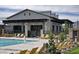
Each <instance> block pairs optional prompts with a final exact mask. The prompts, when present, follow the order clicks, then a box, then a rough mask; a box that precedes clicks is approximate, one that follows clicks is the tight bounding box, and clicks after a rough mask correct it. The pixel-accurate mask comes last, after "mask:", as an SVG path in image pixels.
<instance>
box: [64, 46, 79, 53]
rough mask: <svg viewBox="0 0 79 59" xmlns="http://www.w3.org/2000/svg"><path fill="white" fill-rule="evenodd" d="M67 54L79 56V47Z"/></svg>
mask: <svg viewBox="0 0 79 59" xmlns="http://www.w3.org/2000/svg"><path fill="white" fill-rule="evenodd" d="M65 54H79V47H77V48H73V49H72V50H70V51H66V52H65Z"/></svg>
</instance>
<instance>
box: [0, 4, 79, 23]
mask: <svg viewBox="0 0 79 59" xmlns="http://www.w3.org/2000/svg"><path fill="white" fill-rule="evenodd" d="M24 9H31V10H35V11H52V12H56V13H57V14H58V15H59V18H60V19H69V20H71V21H73V22H75V21H77V20H79V5H0V19H1V20H2V19H3V18H6V17H8V16H11V15H13V14H15V13H17V12H19V11H22V10H24Z"/></svg>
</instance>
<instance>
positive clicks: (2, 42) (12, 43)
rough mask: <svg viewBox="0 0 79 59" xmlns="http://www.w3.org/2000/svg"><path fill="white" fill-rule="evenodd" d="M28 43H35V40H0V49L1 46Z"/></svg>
mask: <svg viewBox="0 0 79 59" xmlns="http://www.w3.org/2000/svg"><path fill="white" fill-rule="evenodd" d="M30 42H36V41H35V40H26V41H24V40H16V39H0V47H2V46H9V45H16V44H22V43H30Z"/></svg>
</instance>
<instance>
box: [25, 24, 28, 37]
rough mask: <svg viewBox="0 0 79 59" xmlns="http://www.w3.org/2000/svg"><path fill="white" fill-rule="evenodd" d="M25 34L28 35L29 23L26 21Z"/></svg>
mask: <svg viewBox="0 0 79 59" xmlns="http://www.w3.org/2000/svg"><path fill="white" fill-rule="evenodd" d="M25 36H26V37H27V36H28V24H27V23H25Z"/></svg>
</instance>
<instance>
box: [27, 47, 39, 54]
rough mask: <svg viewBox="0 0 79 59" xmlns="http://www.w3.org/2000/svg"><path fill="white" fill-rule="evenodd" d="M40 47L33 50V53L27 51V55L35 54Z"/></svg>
mask: <svg viewBox="0 0 79 59" xmlns="http://www.w3.org/2000/svg"><path fill="white" fill-rule="evenodd" d="M37 49H38V47H36V48H33V49H32V50H31V51H27V52H26V54H35V53H36V50H37Z"/></svg>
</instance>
